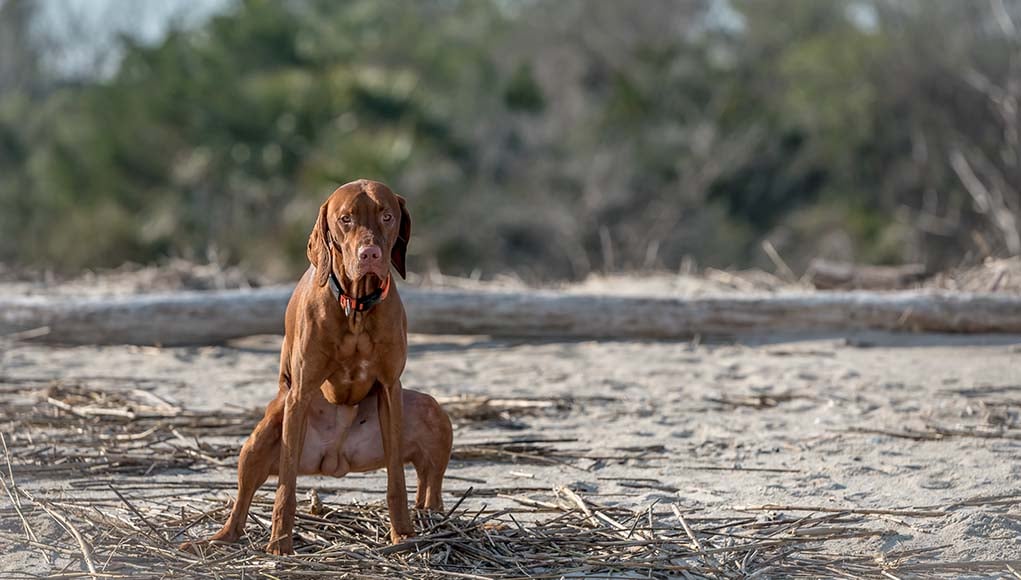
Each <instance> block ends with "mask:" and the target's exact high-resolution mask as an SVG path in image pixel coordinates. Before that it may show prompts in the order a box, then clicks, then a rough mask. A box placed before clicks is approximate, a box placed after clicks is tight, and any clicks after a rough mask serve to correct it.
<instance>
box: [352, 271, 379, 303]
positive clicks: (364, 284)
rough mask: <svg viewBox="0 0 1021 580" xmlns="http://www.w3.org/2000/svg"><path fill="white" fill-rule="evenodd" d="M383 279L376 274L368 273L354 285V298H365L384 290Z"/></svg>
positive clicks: (360, 277)
mask: <svg viewBox="0 0 1021 580" xmlns="http://www.w3.org/2000/svg"><path fill="white" fill-rule="evenodd" d="M383 281H384V280H383V277H382V276H380V275H379V274H377V273H375V272H366V273H364V274H362V275H361V276H359V277H358V278H355V280H354V281H353V283H352V288H351V290H352V296H351V297H352V298H365V297H366V296H371V295H372V294H374V293H376V292H378V291H380V290H382V288H383Z"/></svg>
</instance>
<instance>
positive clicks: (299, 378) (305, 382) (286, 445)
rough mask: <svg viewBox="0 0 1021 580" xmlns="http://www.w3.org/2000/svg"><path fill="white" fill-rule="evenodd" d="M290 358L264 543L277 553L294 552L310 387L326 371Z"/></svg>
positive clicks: (319, 382)
mask: <svg viewBox="0 0 1021 580" xmlns="http://www.w3.org/2000/svg"><path fill="white" fill-rule="evenodd" d="M292 360H297V362H296V363H295V364H292V365H291V368H292V374H291V376H292V377H293V380H292V381H291V387H290V389H289V390H288V391H287V395H286V396H285V397H284V421H283V433H282V436H281V441H280V464H279V471H278V475H277V477H278V483H277V494H276V499H275V501H274V502H273V526H272V529H271V531H270V536H269V543H268V544H267V545H266V551H267V552H269V553H270V554H278V555H280V554H292V553H294V547H293V538H292V534H293V532H294V511H295V509H296V504H297V499H296V492H297V485H298V462H299V459H300V458H301V450H302V448H303V447H304V445H305V429H306V425H307V423H308V407H309V403H310V402H311V401H312V395H313V394H314V392H313V391H312V390H313V389H318V388H320V387H321V386H322V384H323V381H324V380H325V379H326V373H325V372H324V371H323V370H321V369H323V368H325V365H323V364H321V363H320V364H317V363H316V362H313V361H312V360H308V359H304V360H303V359H302V358H301V357H297V358H296V359H295V358H294V357H292ZM310 367H311V368H310Z"/></svg>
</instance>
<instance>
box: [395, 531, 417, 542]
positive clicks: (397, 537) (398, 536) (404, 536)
mask: <svg viewBox="0 0 1021 580" xmlns="http://www.w3.org/2000/svg"><path fill="white" fill-rule="evenodd" d="M414 537H415V532H408V533H403V534H402V533H401V532H398V531H397V530H394V529H391V530H390V543H391V544H400V543H401V542H403V541H404V540H407V539H409V538H414Z"/></svg>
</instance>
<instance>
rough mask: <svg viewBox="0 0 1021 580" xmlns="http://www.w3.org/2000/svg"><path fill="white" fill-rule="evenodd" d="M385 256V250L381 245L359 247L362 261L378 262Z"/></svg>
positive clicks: (359, 257)
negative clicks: (381, 248) (380, 247)
mask: <svg viewBox="0 0 1021 580" xmlns="http://www.w3.org/2000/svg"><path fill="white" fill-rule="evenodd" d="M382 257H383V250H380V249H379V246H376V245H371V246H362V247H360V248H358V260H359V261H360V262H378V261H379V260H380V259H381V258H382Z"/></svg>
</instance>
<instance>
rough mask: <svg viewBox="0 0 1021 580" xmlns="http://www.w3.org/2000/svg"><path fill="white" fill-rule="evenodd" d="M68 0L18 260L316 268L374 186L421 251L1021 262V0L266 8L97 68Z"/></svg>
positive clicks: (190, 28)
mask: <svg viewBox="0 0 1021 580" xmlns="http://www.w3.org/2000/svg"><path fill="white" fill-rule="evenodd" d="M44 4H45V3H39V2H34V1H33V0H0V232H2V233H0V262H2V263H6V264H8V265H10V266H13V267H35V268H40V267H41V268H52V269H56V270H62V271H74V270H77V269H81V268H93V267H103V266H116V265H119V264H121V263H123V262H124V261H136V262H150V261H154V260H159V259H160V258H162V257H165V256H180V257H185V258H190V259H199V260H205V259H216V260H220V261H224V262H229V263H238V264H241V265H243V266H244V267H246V268H250V269H252V270H254V271H260V272H263V273H265V274H268V275H270V276H272V277H284V276H290V275H292V274H293V272H294V271H296V270H298V269H300V268H302V267H303V264H304V259H305V258H304V254H305V253H304V244H305V240H306V237H307V235H308V231H309V229H310V227H311V222H312V219H313V217H314V215H315V209H316V207H317V206H318V204H319V203H321V201H322V200H323V199H324V198H325V197H326V196H327V195H328V194H329V192H330V191H331V190H332V189H333V188H334V187H336V186H337V185H338V184H340V183H343V182H346V181H348V180H351V179H354V178H358V177H369V178H375V179H379V180H382V181H385V182H387V183H389V184H391V185H392V187H393V188H394V189H395V190H397V191H398V192H400V193H402V194H404V195H405V196H406V197H407V198H408V199H409V201H410V203H411V207H412V215H413V216H414V223H415V238H414V241H413V244H412V246H413V247H412V256H411V259H410V260H411V267H412V269H415V270H418V271H424V270H427V269H430V268H437V267H438V268H440V269H441V270H442V271H443V272H445V273H458V274H468V273H471V272H473V271H474V272H476V273H481V274H482V275H483V276H490V275H493V274H496V273H500V272H507V271H513V272H516V273H518V274H519V275H521V276H523V277H525V278H528V279H551V278H579V277H584V276H585V275H587V274H589V273H590V272H593V271H607V270H631V269H666V270H676V269H678V268H680V267H682V264H691V263H696V264H699V265H714V266H718V267H727V266H749V265H758V264H764V263H767V262H766V257H765V255H764V254H763V252H762V250H761V246H760V245H761V243H762V241H763V240H769V241H770V242H771V243H772V244H773V245H774V246H775V247H776V248H777V249H778V250H779V252H780V253H781V254H782V255H783V256H784V257H785V258H786V259H787V260H788V261H789V262H790V263H791V265H792V266H793V267H794V269H795V270H798V269H800V268H803V267H804V265H805V264H806V263H807V261H808V260H809V259H810V258H812V257H815V256H822V257H829V258H835V259H842V260H855V261H861V262H873V263H895V262H902V261H921V262H924V263H926V264H928V265H929V266H932V267H945V266H954V265H959V264H961V263H966V262H969V261H976V260H979V259H981V258H982V257H984V256H987V255H1016V254H1019V253H1021V239H1019V234H1018V219H1019V216H1021V144H1019V137H1018V133H1019V129H1021V121H1019V117H1018V115H1019V110H1018V108H1019V98H1021V50H1019V41H1021V37H1019V31H1018V28H1017V27H1018V26H1021V2H1019V1H1011V0H975V1H967V2H962V1H959V0H900V1H895V0H825V1H823V0H729V1H728V0H691V1H680V0H675V1H667V0H643V1H642V2H619V1H616V0H555V1H554V0H548V1H528V0H520V1H516V2H515V1H511V0H416V1H415V2H398V1H377V0H349V1H346V2H336V1H333V0H288V1H270V0H245V1H240V2H225V3H224V2H220V3H218V4H216V10H213V11H212V12H213V14H212V15H210V16H205V17H202V18H191V19H181V20H180V21H178V22H177V23H176V24H173V25H171V26H170V27H169V28H166V29H165V30H163V31H162V32H161V33H160V34H159V35H157V36H156V37H155V38H148V39H144V38H142V37H140V36H138V35H131V34H126V35H124V36H122V37H120V39H119V40H118V41H117V42H116V43H115V44H114V45H113V46H112V47H110V50H109V51H108V52H106V53H104V54H103V59H101V62H99V63H93V64H94V66H84V65H82V64H81V63H78V64H76V65H75V66H68V65H67V59H66V58H65V57H66V55H67V54H68V53H69V51H73V49H75V48H76V47H80V46H81V45H82V44H83V43H88V42H90V38H89V35H77V34H57V33H55V32H54V30H53V29H52V27H47V25H46V18H47V16H46V13H44V12H42V11H41V9H40V6H42V5H44ZM220 4H222V6H220ZM189 5H190V6H194V4H189ZM93 6H95V4H93ZM126 6H131V7H132V8H131V10H134V11H135V12H134V13H133V14H129V16H132V15H133V16H135V17H140V16H141V11H142V10H145V7H146V6H149V7H151V4H146V3H133V2H129V3H121V4H120V7H121V8H120V9H121V10H126V9H127V8H125V7H126ZM210 6H211V4H210ZM108 7H109V5H108ZM207 7H208V6H207ZM121 16H123V14H122V15H121ZM62 59H63V60H62Z"/></svg>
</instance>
